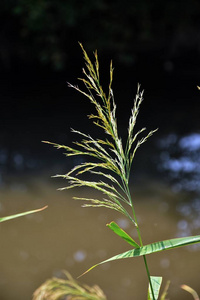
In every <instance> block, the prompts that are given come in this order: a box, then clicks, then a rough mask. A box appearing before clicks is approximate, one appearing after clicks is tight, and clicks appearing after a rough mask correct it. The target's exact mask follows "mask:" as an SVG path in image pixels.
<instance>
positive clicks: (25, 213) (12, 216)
mask: <svg viewBox="0 0 200 300" xmlns="http://www.w3.org/2000/svg"><path fill="white" fill-rule="evenodd" d="M47 207H48V206H47V205H46V206H44V207H42V208H38V209H35V210H30V211H25V212H22V213H18V214H15V215H11V216H6V217H1V218H0V222H5V221H9V220H12V219H16V218H19V217H23V216H26V215H29V214H34V213H36V212H39V211H41V210H44V209H46V208H47Z"/></svg>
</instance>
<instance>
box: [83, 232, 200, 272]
mask: <svg viewBox="0 0 200 300" xmlns="http://www.w3.org/2000/svg"><path fill="white" fill-rule="evenodd" d="M197 243H200V235H196V236H190V237H183V238H176V239H171V240H165V241H161V242H156V243H152V244H149V245H146V246H143V247H140V248H136V249H132V250H129V251H126V252H124V253H121V254H118V255H115V256H113V257H111V258H109V259H106V260H104V261H102V262H100V263H98V264H96V265H94V266H92V267H91V268H90V269H88V270H87V271H86V272H84V273H83V274H82V275H84V274H86V273H88V272H89V271H91V270H92V269H94V268H95V267H97V266H99V265H101V264H104V263H106V262H110V261H114V260H118V259H124V258H131V257H138V256H143V255H147V254H152V253H156V252H159V251H163V250H170V249H174V248H177V247H182V246H186V245H191V244H197ZM82 275H81V276H82ZM79 277H80V276H79Z"/></svg>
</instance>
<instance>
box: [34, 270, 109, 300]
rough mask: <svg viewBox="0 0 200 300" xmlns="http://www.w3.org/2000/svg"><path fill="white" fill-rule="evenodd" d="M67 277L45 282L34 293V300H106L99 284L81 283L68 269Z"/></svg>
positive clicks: (65, 272)
mask: <svg viewBox="0 0 200 300" xmlns="http://www.w3.org/2000/svg"><path fill="white" fill-rule="evenodd" d="M64 274H65V276H66V279H61V278H57V277H53V278H51V279H49V280H47V281H46V282H44V283H43V284H42V285H41V286H40V287H39V288H38V289H37V290H36V291H35V292H34V294H33V300H63V299H68V300H106V296H105V295H104V293H103V291H102V290H101V289H100V287H99V286H97V285H95V286H92V287H90V286H88V285H84V284H80V283H79V282H78V281H76V280H75V279H74V278H73V277H72V276H71V275H70V274H69V273H68V272H67V271H64Z"/></svg>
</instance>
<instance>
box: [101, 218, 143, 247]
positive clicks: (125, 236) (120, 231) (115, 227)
mask: <svg viewBox="0 0 200 300" xmlns="http://www.w3.org/2000/svg"><path fill="white" fill-rule="evenodd" d="M106 226H108V227H109V228H110V229H111V230H112V231H114V233H116V234H117V235H118V236H120V237H121V238H122V239H124V240H125V241H126V242H127V243H129V244H130V245H131V246H133V247H134V248H140V246H139V245H138V244H137V243H136V242H135V241H134V240H133V239H132V238H131V237H130V235H128V233H126V232H125V231H124V230H123V229H122V228H120V227H119V225H117V224H116V223H115V222H111V223H109V224H107V225H106Z"/></svg>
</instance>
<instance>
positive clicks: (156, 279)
mask: <svg viewBox="0 0 200 300" xmlns="http://www.w3.org/2000/svg"><path fill="white" fill-rule="evenodd" d="M150 279H151V285H152V288H153V293H154V299H155V300H157V299H158V296H159V292H160V287H161V283H162V277H160V276H150ZM148 300H153V295H152V292H151V287H150V284H149V288H148Z"/></svg>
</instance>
